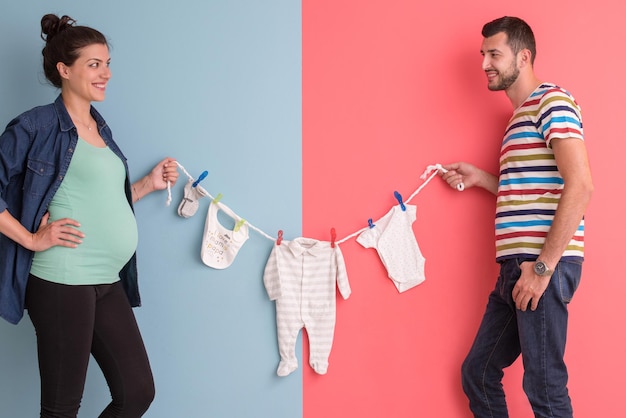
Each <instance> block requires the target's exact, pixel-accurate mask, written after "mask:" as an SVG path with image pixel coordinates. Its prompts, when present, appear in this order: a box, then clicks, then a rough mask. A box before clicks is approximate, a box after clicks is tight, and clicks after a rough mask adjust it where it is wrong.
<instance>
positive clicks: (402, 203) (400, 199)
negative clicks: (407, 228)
mask: <svg viewBox="0 0 626 418" xmlns="http://www.w3.org/2000/svg"><path fill="white" fill-rule="evenodd" d="M393 195H394V196H395V197H396V199H398V203H400V207H401V208H402V211H406V206H404V202H402V195H401V194H400V193H398V192H393Z"/></svg>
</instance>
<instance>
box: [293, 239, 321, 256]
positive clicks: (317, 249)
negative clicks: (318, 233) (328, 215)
mask: <svg viewBox="0 0 626 418" xmlns="http://www.w3.org/2000/svg"><path fill="white" fill-rule="evenodd" d="M328 245H329V243H328V242H324V241H318V240H316V239H312V238H296V239H294V240H293V241H291V242H289V244H288V246H289V250H290V251H291V253H292V254H293V255H294V256H296V257H300V256H301V255H302V254H305V253H306V254H308V255H312V256H314V257H317V256H318V255H319V254H320V253H321V252H323V251H324V250H326V249H327V248H328Z"/></svg>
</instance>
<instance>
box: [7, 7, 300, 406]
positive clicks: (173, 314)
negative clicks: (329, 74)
mask: <svg viewBox="0 0 626 418" xmlns="http://www.w3.org/2000/svg"><path fill="white" fill-rule="evenodd" d="M300 8H301V6H300V2H299V1H289V0H266V1H263V2H259V1H254V0H229V1H216V0H211V1H207V0H185V1H178V2H171V1H146V0H136V1H132V2H128V1H121V0H110V1H108V2H104V3H103V2H87V1H83V2H73V1H69V0H59V1H44V0H29V1H28V2H5V3H4V4H3V9H2V12H3V13H1V14H0V75H1V77H0V100H1V103H2V106H1V110H0V125H1V126H2V127H4V126H5V125H6V124H7V123H8V122H9V120H10V119H11V118H13V117H14V116H16V115H17V114H19V113H21V112H22V111H25V110H27V109H29V108H31V107H33V106H36V105H40V104H45V103H49V102H51V101H53V100H54V98H55V97H56V96H57V94H58V91H57V90H56V89H55V88H53V87H51V86H49V85H48V84H47V82H46V80H45V77H44V76H43V71H42V69H41V49H42V47H43V41H42V40H41V39H40V38H39V34H40V19H41V17H42V16H43V15H44V14H45V13H56V14H59V15H62V14H68V15H70V16H71V17H73V18H74V19H76V20H77V22H78V24H82V25H87V26H92V27H94V28H96V29H98V30H100V31H101V32H103V33H104V34H105V35H106V36H107V38H108V39H109V41H110V46H111V58H112V64H111V68H112V72H113V77H112V79H111V82H110V83H109V87H108V89H107V99H106V100H105V101H104V102H102V103H96V104H95V106H96V108H97V109H98V110H99V111H100V112H101V113H102V114H103V115H104V117H105V118H106V120H107V122H108V123H109V125H110V126H111V128H112V130H113V134H114V137H115V139H116V141H117V142H118V144H119V145H120V146H121V147H122V149H123V151H124V153H125V154H126V156H127V157H128V160H129V165H130V168H131V176H132V180H136V179H138V178H139V177H141V176H143V175H144V174H146V173H147V172H148V171H149V170H150V169H151V168H152V167H153V165H154V164H155V163H156V162H158V161H160V160H161V159H162V158H164V157H166V156H171V157H174V158H176V159H177V160H178V161H179V162H180V163H181V164H182V165H183V166H184V167H185V168H186V169H187V170H188V171H189V173H190V174H191V175H192V176H193V177H197V176H198V175H199V174H200V173H201V172H202V171H204V170H208V171H209V176H208V177H207V178H206V179H205V180H204V181H203V182H202V183H201V185H202V186H203V187H204V188H205V189H206V190H207V191H209V193H211V194H212V195H213V196H216V195H217V194H218V193H222V194H223V196H224V197H223V200H222V202H223V203H225V204H226V205H228V206H229V207H230V208H231V209H233V210H234V211H235V212H236V213H237V214H238V215H240V216H241V217H243V218H245V219H246V220H248V221H249V222H250V223H251V224H252V225H254V226H256V227H258V228H260V229H261V230H263V231H264V232H266V233H267V234H269V235H270V236H273V237H276V236H277V231H278V230H279V229H283V230H284V231H285V239H293V238H294V237H297V236H300V235H301V225H302V221H301V214H302V206H301V202H302V197H301V196H302V191H301V184H302V177H301V172H302V159H301V137H302V133H301V125H302V123H301V113H302V112H301V18H300V15H301V10H300ZM105 174H106V173H103V175H105ZM186 181H187V178H186V177H185V175H184V174H183V173H182V172H181V177H180V182H179V183H178V184H177V185H176V186H175V187H174V188H173V189H172V198H173V200H172V203H171V205H170V206H166V200H167V193H166V192H159V193H153V194H152V195H150V196H148V197H146V198H145V199H143V200H142V201H141V202H139V203H138V204H137V205H136V214H137V218H138V223H139V233H140V240H139V248H138V255H139V274H140V286H141V291H142V300H143V306H142V307H141V308H138V309H136V310H135V314H136V315H137V319H138V322H139V325H140V328H141V330H142V333H143V336H144V340H145V343H146V347H147V350H148V353H149V355H150V359H151V363H152V367H153V372H154V375H155V381H156V387H157V396H156V399H155V401H154V403H153V405H152V407H151V408H150V410H149V411H148V413H147V414H146V415H145V416H147V417H168V418H170V417H185V418H194V417H203V418H204V417H273V418H280V417H288V418H294V417H298V416H302V364H301V365H300V368H299V369H298V370H297V371H296V372H294V373H293V374H292V375H290V376H288V377H286V378H280V377H277V376H276V374H275V370H276V367H277V365H278V360H279V356H278V347H277V343H276V323H275V311H274V304H273V303H272V302H271V301H270V300H269V299H268V297H267V294H266V293H265V289H264V288H263V283H262V274H263V269H264V267H265V262H266V261H267V257H268V256H269V252H270V250H271V247H272V245H273V242H272V241H271V240H269V239H267V238H265V237H263V236H261V235H260V234H258V233H257V232H254V231H252V230H251V231H250V239H249V240H248V241H247V242H246V244H245V245H244V246H243V248H242V249H241V251H240V253H239V255H238V256H237V258H236V259H235V262H234V263H233V264H232V265H231V266H230V267H229V268H227V269H225V270H214V269H211V268H209V267H207V266H205V265H204V264H202V263H201V260H200V255H199V254H200V243H201V238H202V232H203V227H204V218H205V214H206V210H207V208H208V204H209V199H208V198H205V199H202V200H200V207H199V210H198V212H197V213H196V214H195V215H194V216H193V217H191V218H189V219H184V218H181V217H179V216H178V215H177V213H176V209H177V206H178V204H179V202H180V200H181V198H182V195H183V186H184V184H185V183H186ZM221 219H222V221H223V222H224V223H225V224H226V226H229V225H228V224H229V222H230V220H229V219H225V218H224V217H221ZM300 347H301V343H300V342H299V343H298V353H299V352H300V351H301V349H300ZM298 355H299V357H300V354H298ZM301 363H302V362H301ZM108 399H109V395H108V389H107V387H106V383H105V382H104V379H103V377H102V375H101V373H100V370H99V369H98V367H97V365H96V364H95V363H92V364H91V366H90V370H89V375H88V381H87V384H86V389H85V395H84V398H83V405H82V407H81V411H80V413H79V416H80V417H94V416H97V415H98V414H99V413H100V411H101V410H102V408H104V406H105V405H106V404H107V403H108ZM0 405H1V412H0V415H2V416H7V417H26V416H36V415H37V414H38V410H39V377H38V371H37V361H36V347H35V336H34V331H33V328H32V325H31V323H30V320H29V319H28V316H27V315H26V316H25V317H24V319H23V320H22V322H21V323H20V324H19V325H18V326H14V325H10V324H8V323H7V322H4V321H1V322H0Z"/></svg>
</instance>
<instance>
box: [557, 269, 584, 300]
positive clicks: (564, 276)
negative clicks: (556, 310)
mask: <svg viewBox="0 0 626 418" xmlns="http://www.w3.org/2000/svg"><path fill="white" fill-rule="evenodd" d="M582 268H583V266H582V263H577V262H571V261H561V262H560V263H559V264H558V266H557V269H556V271H555V275H554V277H553V279H554V278H556V279H557V280H558V285H559V292H560V296H561V300H562V301H563V302H564V303H569V302H571V300H572V298H573V297H574V293H575V292H576V289H578V285H579V284H580V277H581V274H582Z"/></svg>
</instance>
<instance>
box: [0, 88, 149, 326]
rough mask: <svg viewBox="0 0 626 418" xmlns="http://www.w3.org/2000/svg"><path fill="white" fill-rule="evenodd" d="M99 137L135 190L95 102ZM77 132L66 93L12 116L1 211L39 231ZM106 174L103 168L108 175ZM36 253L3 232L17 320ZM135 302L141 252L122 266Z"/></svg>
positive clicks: (1, 276) (8, 310)
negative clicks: (66, 101) (64, 99)
mask: <svg viewBox="0 0 626 418" xmlns="http://www.w3.org/2000/svg"><path fill="white" fill-rule="evenodd" d="M91 115H92V116H93V118H94V120H95V121H96V124H97V127H98V131H99V132H100V136H101V137H102V139H103V140H104V142H105V143H106V145H107V146H108V147H109V148H110V149H111V151H113V152H114V153H115V155H117V156H118V157H119V158H120V159H121V160H122V162H123V163H124V167H125V170H126V181H125V186H124V187H125V191H126V197H127V199H128V203H129V204H130V206H131V208H132V207H133V204H132V194H131V189H130V180H129V174H128V164H127V162H126V157H124V155H123V154H122V151H121V150H120V149H119V148H118V146H117V144H116V143H115V142H114V141H113V137H112V134H111V130H110V129H109V127H108V126H107V124H106V122H105V120H104V119H103V118H102V116H101V115H100V114H99V113H98V112H97V111H96V110H95V109H94V108H93V107H92V108H91ZM77 142H78V132H77V130H76V127H75V126H74V123H73V122H72V119H71V118H70V116H69V114H68V113H67V110H66V108H65V104H64V103H63V100H62V98H61V95H59V97H58V98H57V99H56V100H55V102H54V103H52V104H49V105H45V106H39V107H35V108H34V109H31V110H29V111H27V112H24V113H22V114H21V115H19V116H18V117H16V118H15V119H13V120H12V121H11V122H9V124H8V125H7V127H6V130H5V131H4V132H3V133H2V135H1V136H0V213H1V212H4V211H5V210H8V211H9V213H10V214H11V215H12V216H13V217H14V218H16V219H17V220H18V221H19V222H20V223H21V224H22V225H23V226H24V227H25V228H26V229H28V230H29V231H31V232H35V231H37V229H38V228H39V224H40V222H41V219H42V217H43V215H44V214H45V213H46V211H47V208H48V205H49V204H50V201H51V200H52V197H53V196H54V194H55V193H56V192H57V190H58V189H59V186H60V185H61V182H62V181H63V177H64V176H65V174H66V173H67V169H68V167H69V165H70V161H71V160H72V156H73V154H74V150H75V149H76V143H77ZM104 174H105V173H103V175H104ZM33 255H34V253H33V252H32V251H30V250H28V249H26V248H24V247H22V246H21V245H19V244H17V243H15V242H14V241H12V240H11V239H9V238H7V237H5V236H4V235H2V234H0V317H2V318H4V319H6V320H7V321H9V322H10V323H12V324H17V323H18V322H19V321H20V320H21V319H22V317H23V316H24V299H25V293H26V283H27V282H28V275H29V271H30V266H31V264H32V261H33ZM120 279H121V281H122V284H123V285H124V289H125V290H126V294H127V295H128V299H129V301H130V304H131V306H133V307H135V306H139V305H140V302H141V301H140V298H139V288H138V285H137V254H136V253H135V254H133V256H132V257H131V259H130V260H129V262H128V263H127V264H126V265H125V266H124V267H123V268H122V270H121V271H120Z"/></svg>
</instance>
